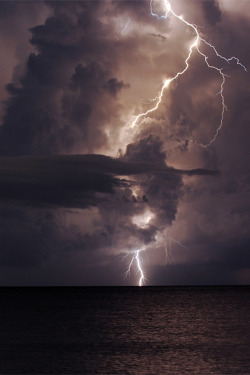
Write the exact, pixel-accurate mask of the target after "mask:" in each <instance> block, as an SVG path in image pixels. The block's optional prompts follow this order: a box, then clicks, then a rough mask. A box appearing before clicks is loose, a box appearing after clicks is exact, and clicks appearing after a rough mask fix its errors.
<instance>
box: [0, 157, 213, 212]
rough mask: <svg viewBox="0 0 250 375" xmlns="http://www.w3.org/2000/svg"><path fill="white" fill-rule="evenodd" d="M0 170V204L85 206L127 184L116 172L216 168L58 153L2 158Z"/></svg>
mask: <svg viewBox="0 0 250 375" xmlns="http://www.w3.org/2000/svg"><path fill="white" fill-rule="evenodd" d="M0 173H1V177H0V190H1V197H0V202H1V203H2V204H4V202H9V203H8V204H11V202H12V204H17V203H18V202H19V203H20V204H22V205H24V206H25V205H27V206H29V205H31V206H32V205H34V206H44V207H47V206H51V207H56V206H57V207H58V206H59V207H60V206H62V207H79V208H84V207H88V206H91V205H93V206H95V205H98V204H99V203H100V202H102V201H103V199H104V196H100V194H111V193H114V191H113V189H114V188H115V187H124V186H126V185H127V186H129V184H130V182H129V181H126V180H125V179H122V178H119V177H118V176H131V175H140V174H158V175H161V176H166V175H172V174H188V175H198V174H203V175H207V174H210V175H214V174H215V173H216V171H207V170H191V171H185V170H175V169H174V168H168V167H165V166H164V164H163V165H162V166H159V165H157V164H154V163H152V162H151V163H147V162H144V161H143V159H142V160H141V161H140V160H139V161H138V162H128V161H124V160H119V159H113V158H110V157H107V156H103V155H71V156H70V155H68V156H66V155H65V156H63V155H60V156H59V155H58V156H50V157H20V158H1V159H0ZM162 178H164V177H162ZM169 178H170V177H168V178H167V179H168V180H169ZM172 179H173V177H172ZM178 179H180V178H179V177H178ZM98 193H100V194H98ZM150 195H151V194H150Z"/></svg>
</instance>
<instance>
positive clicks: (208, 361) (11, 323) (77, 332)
mask: <svg viewBox="0 0 250 375" xmlns="http://www.w3.org/2000/svg"><path fill="white" fill-rule="evenodd" d="M0 298H1V315H0V334H1V342H0V345H1V348H0V349H1V350H0V363H1V370H0V373H17V374H18V373H19V374H20V373H34V374H38V373H43V374H45V373H46V374H48V373H50V374H53V373H64V374H74V373H75V374H178V375H179V374H185V373H189V374H246V373H250V356H249V345H250V334H249V321H250V319H249V318H250V299H249V288H247V287H246V288H242V287H232V288H230V287H225V288H223V287H221V288H218V287H217V288H216V287H206V288H191V287H190V288H164V287H163V288H157V287H149V288H148V287H146V288H126V287H125V288H67V289H65V288H60V289H54V288H51V289H48V288H44V289H43V288H36V289H18V290H17V289H14V290H11V291H9V290H7V291H2V292H1V294H0ZM1 371H2V372H1Z"/></svg>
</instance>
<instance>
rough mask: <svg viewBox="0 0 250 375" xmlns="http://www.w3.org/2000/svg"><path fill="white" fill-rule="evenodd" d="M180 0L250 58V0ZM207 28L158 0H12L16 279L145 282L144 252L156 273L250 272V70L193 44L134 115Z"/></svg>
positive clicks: (7, 157) (164, 279)
mask: <svg viewBox="0 0 250 375" xmlns="http://www.w3.org/2000/svg"><path fill="white" fill-rule="evenodd" d="M170 3H171V6H172V9H173V11H174V12H175V13H176V14H177V15H181V16H182V17H183V18H184V19H185V20H186V21H188V22H189V23H192V24H194V25H195V27H198V31H199V33H200V36H201V37H202V38H204V39H205V40H206V41H207V42H208V43H210V44H212V45H213V46H215V48H216V49H217V51H218V53H219V54H220V55H222V56H224V57H226V58H230V57H231V56H235V57H237V58H239V61H240V62H241V63H242V64H244V66H245V67H246V69H247V71H250V45H249V35H250V22H249V21H250V2H249V1H248V0H237V1H235V0H217V1H216V0H202V1H201V0H188V1H187V0H171V1H170ZM164 9H165V8H164V0H153V2H152V11H153V13H155V14H156V13H157V14H158V16H159V17H160V16H162V15H164V14H165V10H164ZM194 40H195V32H194V29H192V28H191V27H189V26H188V25H187V24H185V23H183V22H182V21H181V20H180V19H178V18H176V17H174V16H173V14H168V17H167V18H163V17H162V18H159V19H158V18H157V17H156V16H153V15H151V11H150V1H148V0H137V1H126V0H120V1H115V0H114V1H113V0H105V1H98V0H96V1H45V2H42V1H0V48H1V69H0V96H1V107H0V117H1V127H0V284H1V285H138V280H139V278H140V272H139V270H138V267H137V263H136V259H135V260H134V262H133V263H132V265H131V269H130V273H129V274H127V275H126V271H127V270H128V267H129V264H130V262H131V260H132V259H133V256H135V255H136V254H137V252H138V251H139V253H138V254H139V260H140V264H141V267H142V268H143V272H144V275H145V278H146V280H145V284H146V285H195V284H249V283H250V252H249V249H250V236H249V228H250V220H249V203H250V199H249V182H250V173H249V136H250V127H249V123H250V106H249V103H250V90H249V87H250V86H249V82H250V79H249V78H250V76H249V73H248V72H246V71H245V70H244V69H243V67H242V66H241V65H239V64H237V60H235V59H234V60H231V61H230V63H228V62H227V61H226V60H225V59H221V58H220V57H219V56H216V54H215V52H214V50H213V49H212V48H209V46H208V45H206V44H204V43H202V42H200V43H199V48H200V51H201V52H202V53H203V54H205V55H206V56H208V62H209V64H210V65H213V66H216V67H217V69H218V70H216V69H209V68H208V66H207V65H206V63H205V60H204V57H203V56H201V55H200V54H199V53H198V52H197V51H196V50H195V49H194V50H193V52H192V56H191V58H190V60H189V62H188V63H189V69H188V70H187V71H186V72H185V73H184V74H183V75H181V76H179V77H178V78H177V79H176V80H174V81H173V82H171V84H170V85H169V87H167V88H166V90H165V91H164V92H163V95H162V100H161V102H160V104H159V106H158V108H157V109H156V110H155V111H152V112H150V113H148V114H147V115H146V116H142V117H141V118H139V119H138V121H137V122H136V123H135V126H131V124H132V123H133V121H134V119H135V116H138V115H139V114H140V113H144V112H146V111H148V110H149V109H151V108H153V107H154V106H155V103H156V100H157V97H158V95H159V94H160V92H161V88H162V85H163V84H164V82H165V81H164V80H166V79H169V78H171V77H174V76H175V75H176V74H177V72H181V71H183V69H184V68H185V59H186V58H187V57H188V53H189V48H190V46H191V45H192V43H193V42H194ZM221 68H223V70H222V72H223V73H224V74H225V78H226V82H225V84H224V91H223V93H224V99H225V105H226V106H227V110H225V113H224V120H223V124H222V126H221V129H219V131H218V134H217V133H216V131H217V129H218V127H219V126H220V121H221V112H222V101H221V96H220V90H221V83H222V76H221V74H220V73H219V69H221ZM154 98H155V100H153V99H154ZM215 135H216V137H215ZM214 138H216V139H214ZM210 141H212V142H211V144H210V145H209V146H207V147H203V145H207V144H208V143H209V142H210Z"/></svg>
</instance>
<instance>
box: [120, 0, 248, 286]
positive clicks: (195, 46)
mask: <svg viewBox="0 0 250 375" xmlns="http://www.w3.org/2000/svg"><path fill="white" fill-rule="evenodd" d="M157 2H158V3H159V0H157ZM160 3H161V5H162V14H157V13H155V10H154V1H153V0H151V1H150V13H151V15H152V16H153V17H156V18H157V19H158V20H167V19H168V18H169V17H174V18H176V19H178V20H179V21H180V22H181V23H183V24H185V25H186V26H187V27H188V28H190V29H192V30H193V33H194V38H193V40H192V41H190V44H189V45H188V46H187V57H186V59H185V61H184V68H183V70H181V71H179V72H177V73H176V74H175V76H173V77H169V78H166V79H165V80H164V81H163V83H162V87H161V90H160V92H159V94H158V95H157V97H156V98H154V99H153V100H152V102H154V103H155V105H154V106H153V107H152V108H150V109H148V110H147V111H145V112H141V113H139V114H138V115H137V116H136V117H135V119H134V121H133V122H132V123H131V125H130V126H131V127H132V128H134V127H135V126H136V125H137V126H138V125H139V121H140V120H141V119H142V118H144V117H147V115H149V114H150V113H152V112H154V111H156V110H157V109H158V107H159V105H160V103H161V102H162V98H163V95H164V92H165V90H166V89H167V88H168V87H169V86H170V85H171V83H172V82H174V81H176V80H177V78H178V77H180V76H182V75H184V74H185V73H186V71H187V70H188V69H189V67H190V59H191V56H192V54H193V52H194V50H195V51H197V52H198V54H199V55H200V56H202V57H203V59H204V62H205V64H206V65H207V67H208V69H212V70H214V71H216V72H217V73H218V74H219V75H220V77H221V84H220V88H219V93H218V94H219V95H220V98H221V116H220V122H219V124H218V126H217V128H216V131H215V133H214V135H213V137H212V139H210V140H209V141H208V142H207V143H206V144H200V146H202V147H205V148H207V147H209V146H210V145H211V144H212V143H213V142H215V141H216V139H217V137H218V135H219V132H220V130H221V129H222V126H223V121H224V114H225V111H226V109H227V106H226V103H225V97H224V86H225V83H226V78H227V75H226V74H225V73H224V67H222V68H219V67H218V66H216V65H211V64H210V63H209V61H208V60H209V57H208V56H207V55H206V54H204V53H203V52H202V51H201V50H200V46H201V45H202V44H203V45H206V46H207V47H208V48H209V49H211V50H212V52H213V53H214V55H216V56H217V58H219V59H221V60H222V61H224V62H225V63H226V64H227V65H228V64H230V63H231V62H233V61H235V62H236V64H237V65H239V66H240V67H241V68H243V69H244V70H245V71H247V69H246V67H245V66H244V65H243V64H242V63H241V62H240V60H239V59H238V58H237V57H235V56H232V57H229V58H227V57H225V56H223V55H221V54H220V53H219V52H218V51H217V49H216V47H215V46H214V45H213V44H211V43H209V42H207V41H206V40H205V39H204V38H202V37H201V34H200V32H199V31H198V28H197V26H196V25H195V24H192V23H190V22H188V21H187V20H186V19H185V18H184V17H183V16H182V15H178V14H176V13H175V12H174V10H173V9H172V5H171V3H170V1H168V0H161V1H160ZM144 251H145V248H143V249H141V250H136V251H135V252H132V254H133V255H132V260H131V262H130V264H129V267H128V270H127V274H128V273H129V272H130V269H131V266H132V265H133V264H134V266H135V267H136V269H137V273H138V274H139V281H138V285H139V286H141V285H143V284H144V283H145V273H144V271H143V268H142V257H141V254H142V252H144Z"/></svg>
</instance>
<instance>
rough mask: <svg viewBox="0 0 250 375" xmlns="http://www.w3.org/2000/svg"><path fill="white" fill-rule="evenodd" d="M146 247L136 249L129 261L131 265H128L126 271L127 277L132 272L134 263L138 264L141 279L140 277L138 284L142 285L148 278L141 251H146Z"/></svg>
mask: <svg viewBox="0 0 250 375" xmlns="http://www.w3.org/2000/svg"><path fill="white" fill-rule="evenodd" d="M144 250H145V249H141V250H136V251H135V252H134V254H133V256H132V259H131V261H130V263H129V266H128V269H127V271H126V272H125V277H127V276H128V275H129V274H130V271H131V268H132V266H133V264H134V263H135V264H136V267H137V270H138V272H139V275H140V279H139V282H138V285H139V286H142V285H143V284H144V283H145V281H146V278H145V276H144V272H143V269H142V258H141V255H140V254H141V252H142V251H144Z"/></svg>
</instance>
